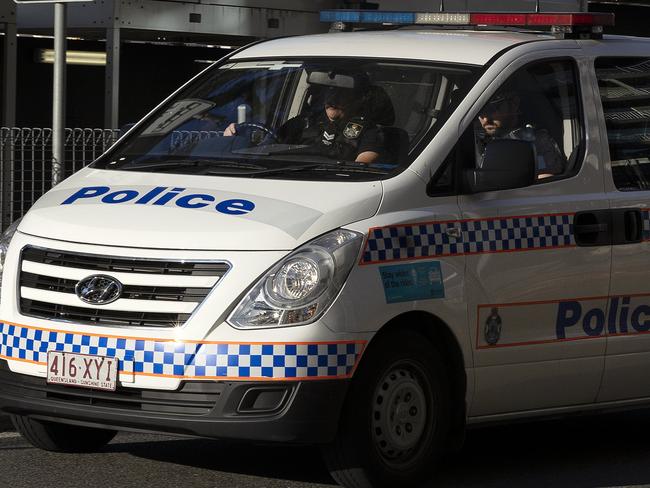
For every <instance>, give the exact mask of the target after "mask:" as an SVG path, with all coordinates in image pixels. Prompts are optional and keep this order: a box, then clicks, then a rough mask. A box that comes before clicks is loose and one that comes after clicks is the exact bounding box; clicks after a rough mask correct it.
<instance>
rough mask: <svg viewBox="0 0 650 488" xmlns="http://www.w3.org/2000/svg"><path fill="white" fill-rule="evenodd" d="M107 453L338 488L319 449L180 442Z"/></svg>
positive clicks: (131, 446)
mask: <svg viewBox="0 0 650 488" xmlns="http://www.w3.org/2000/svg"><path fill="white" fill-rule="evenodd" d="M106 450H107V451H108V452H116V451H125V452H128V453H129V454H131V455H134V456H138V457H141V458H145V459H148V460H155V461H159V462H164V463H175V464H180V465H184V466H191V467H195V468H202V469H209V470H217V471H221V472H226V473H237V474H244V475H248V476H259V477H264V478H276V479H283V480H291V481H300V482H309V483H318V484H324V485H332V486H336V483H334V481H333V480H332V479H331V478H330V476H329V474H328V472H327V469H326V468H325V465H324V464H323V462H322V460H321V457H320V451H319V449H318V448H316V447H287V446H256V445H250V444H238V443H222V442H219V441H211V440H204V439H181V440H169V441H166V442H158V443H156V444H155V448H152V445H151V444H150V443H132V444H120V443H114V444H111V445H109V446H108V447H107V449H106Z"/></svg>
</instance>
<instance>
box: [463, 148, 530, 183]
mask: <svg viewBox="0 0 650 488" xmlns="http://www.w3.org/2000/svg"><path fill="white" fill-rule="evenodd" d="M535 163H536V161H535V148H534V146H533V143H532V142H529V141H520V140H516V139H495V140H493V141H491V142H489V143H488V145H487V147H486V148H485V154H484V155H483V160H482V161H481V162H479V164H480V167H479V168H477V169H470V170H467V171H465V182H466V187H467V190H468V192H469V193H480V192H486V191H495V190H507V189H510V188H522V187H525V186H529V185H532V184H533V183H534V182H535V167H536V164H535Z"/></svg>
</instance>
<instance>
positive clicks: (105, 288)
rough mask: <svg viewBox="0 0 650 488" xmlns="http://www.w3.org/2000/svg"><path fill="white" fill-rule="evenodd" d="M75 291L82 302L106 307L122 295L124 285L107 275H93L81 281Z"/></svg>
mask: <svg viewBox="0 0 650 488" xmlns="http://www.w3.org/2000/svg"><path fill="white" fill-rule="evenodd" d="M74 291H75V293H76V294H77V296H78V297H79V299H80V300H81V301H82V302H86V303H90V304H92V305H106V304H107V303H111V302H114V301H115V300H117V299H118V298H120V296H121V295H122V283H120V282H119V281H117V280H116V279H115V278H111V277H110V276H105V275H92V276H89V277H87V278H84V279H83V280H81V281H80V282H79V283H77V285H76V286H75V287H74Z"/></svg>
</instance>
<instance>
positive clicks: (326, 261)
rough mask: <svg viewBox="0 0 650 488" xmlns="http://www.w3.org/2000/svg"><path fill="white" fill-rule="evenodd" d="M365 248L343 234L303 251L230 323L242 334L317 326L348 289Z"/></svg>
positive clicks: (262, 284) (258, 288)
mask: <svg viewBox="0 0 650 488" xmlns="http://www.w3.org/2000/svg"><path fill="white" fill-rule="evenodd" d="M362 242H363V236H362V234H359V233H357V232H352V231H350V230H345V229H337V230H335V231H332V232H330V233H328V234H325V235H324V236H321V237H318V238H317V239H315V240H313V241H311V242H308V243H307V244H305V245H303V246H301V247H299V248H298V249H296V250H295V251H294V252H292V253H291V254H290V255H289V256H287V257H286V258H284V259H282V260H281V261H280V262H279V263H278V264H277V265H275V266H274V267H273V268H272V269H271V270H270V271H269V272H268V273H267V274H266V275H265V276H264V277H263V278H262V279H261V280H259V281H258V282H257V283H256V284H255V286H253V288H252V289H251V291H250V292H249V293H248V294H247V295H246V296H245V297H244V299H243V300H242V301H241V302H240V303H239V305H237V308H235V311H234V312H233V313H232V314H231V315H230V317H229V318H228V322H230V323H231V324H232V325H233V326H235V327H241V328H251V327H279V326H290V325H304V324H308V323H311V322H313V321H314V320H316V319H317V318H318V317H320V315H322V313H323V312H324V311H325V310H326V309H327V307H328V306H329V305H330V304H331V303H332V301H333V300H334V298H335V297H336V295H337V294H338V292H339V291H340V289H341V287H342V286H343V283H345V280H346V278H347V277H348V274H349V273H350V270H351V269H352V266H354V263H355V262H356V260H357V258H358V256H359V249H360V247H361V243H362Z"/></svg>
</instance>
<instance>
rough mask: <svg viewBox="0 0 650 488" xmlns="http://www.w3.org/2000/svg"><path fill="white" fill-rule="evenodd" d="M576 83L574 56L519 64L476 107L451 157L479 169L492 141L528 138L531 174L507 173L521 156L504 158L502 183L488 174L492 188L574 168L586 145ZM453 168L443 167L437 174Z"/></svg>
mask: <svg viewBox="0 0 650 488" xmlns="http://www.w3.org/2000/svg"><path fill="white" fill-rule="evenodd" d="M578 86H579V85H578V76H577V68H576V65H575V63H574V62H573V61H572V60H547V61H537V62H534V63H532V64H529V65H527V66H525V67H523V68H521V69H519V70H518V71H517V72H515V73H514V74H513V75H512V76H511V77H510V78H509V79H508V80H507V81H506V82H505V83H504V84H503V85H502V86H501V87H500V88H499V89H498V90H497V92H496V93H495V94H494V95H493V96H492V98H491V99H490V100H489V101H488V103H487V104H486V105H485V106H484V107H483V108H482V109H481V110H480V111H479V113H478V115H477V117H476V120H475V121H474V123H473V124H472V126H470V127H469V129H468V130H467V131H466V132H465V134H464V135H463V136H462V137H461V139H460V140H459V141H458V144H457V145H456V147H455V149H454V151H453V152H452V153H451V154H450V157H451V158H452V159H453V160H455V161H454V162H455V164H456V165H459V166H460V167H461V168H462V170H463V171H468V170H474V169H481V168H483V161H484V157H485V155H486V151H487V149H488V147H489V146H490V144H491V143H492V142H493V141H497V140H504V139H506V140H508V139H509V140H516V141H526V142H528V143H529V144H530V146H529V149H526V151H527V154H530V153H531V151H532V154H533V155H532V158H531V159H532V160H534V166H535V168H534V176H533V175H532V174H531V173H527V174H528V175H529V176H528V178H525V181H526V183H523V184H522V183H521V182H522V179H521V178H519V179H518V178H513V177H511V176H512V173H513V171H512V168H513V166H512V165H516V164H517V163H518V161H519V159H517V160H513V161H506V162H504V163H503V165H502V166H501V167H500V168H499V170H500V171H501V173H500V174H501V175H503V177H502V180H503V181H502V182H501V184H499V182H494V176H493V177H492V181H493V182H494V183H493V186H494V188H495V189H508V188H519V187H522V186H526V185H528V184H530V182H531V180H532V181H533V182H535V183H541V182H544V181H552V180H558V179H562V178H566V177H568V176H571V175H573V174H575V173H576V172H577V170H578V169H579V166H580V163H581V155H582V154H583V151H582V149H583V146H584V144H583V141H584V136H583V125H582V115H581V105H580V90H579V89H578ZM501 147H503V146H502V145H501ZM506 159H507V158H506ZM448 161H449V158H448V160H447V162H448ZM451 174H452V173H450V172H449V170H447V171H445V172H444V173H443V172H442V171H441V172H440V175H439V177H442V176H447V177H449V176H451ZM497 178H499V176H497ZM436 185H437V182H432V183H431V184H430V187H429V189H430V194H434V193H435V191H432V190H433V189H434V188H435V187H436Z"/></svg>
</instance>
